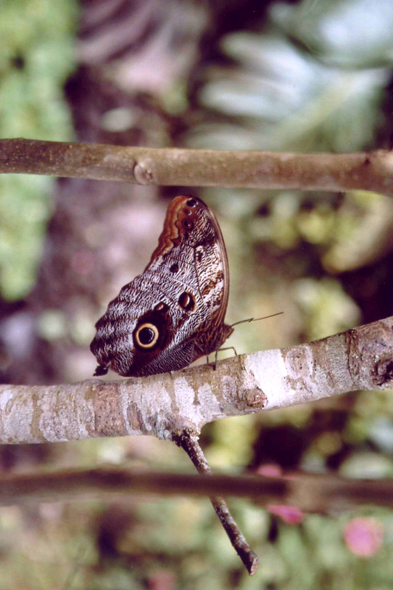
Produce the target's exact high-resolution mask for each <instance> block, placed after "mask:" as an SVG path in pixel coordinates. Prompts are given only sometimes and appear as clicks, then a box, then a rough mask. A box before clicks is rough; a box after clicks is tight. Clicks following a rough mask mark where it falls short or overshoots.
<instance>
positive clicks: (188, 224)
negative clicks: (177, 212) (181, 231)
mask: <svg viewBox="0 0 393 590" xmlns="http://www.w3.org/2000/svg"><path fill="white" fill-rule="evenodd" d="M183 227H184V228H185V229H192V228H193V227H194V224H193V223H192V221H190V220H189V219H184V221H183Z"/></svg>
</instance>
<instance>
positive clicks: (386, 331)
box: [346, 318, 393, 389]
mask: <svg viewBox="0 0 393 590" xmlns="http://www.w3.org/2000/svg"><path fill="white" fill-rule="evenodd" d="M346 337H347V342H348V350H349V355H348V363H349V371H350V373H351V375H352V377H353V378H354V380H356V381H358V382H359V387H365V388H366V389H370V388H373V387H375V388H379V389H381V388H382V389H388V388H390V387H392V386H393V355H392V351H393V326H392V320H391V319H390V318H389V319H386V320H381V321H379V322H374V323H372V324H366V325H365V326H361V327H360V328H357V329H356V330H350V331H349V332H347V333H346ZM370 378H371V384H370ZM370 385H371V387H370Z"/></svg>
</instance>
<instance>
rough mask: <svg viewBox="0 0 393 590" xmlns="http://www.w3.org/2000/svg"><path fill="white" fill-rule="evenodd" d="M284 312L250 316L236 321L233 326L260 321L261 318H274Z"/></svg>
mask: <svg viewBox="0 0 393 590" xmlns="http://www.w3.org/2000/svg"><path fill="white" fill-rule="evenodd" d="M283 313H284V312H283V311H279V312H278V313H273V314H272V315H265V316H264V317H263V318H248V319H247V320H240V322H235V323H234V324H231V328H233V326H238V325H239V324H245V323H246V322H247V323H250V322H259V320H267V319H268V318H274V317H275V316H276V315H282V314H283Z"/></svg>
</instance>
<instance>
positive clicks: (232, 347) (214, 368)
mask: <svg viewBox="0 0 393 590" xmlns="http://www.w3.org/2000/svg"><path fill="white" fill-rule="evenodd" d="M220 350H233V352H234V353H235V355H236V356H238V354H237V352H236V348H235V347H234V346H226V347H225V348H219V349H218V350H216V356H215V359H214V367H213V370H214V371H215V370H216V369H217V357H218V353H219V352H220Z"/></svg>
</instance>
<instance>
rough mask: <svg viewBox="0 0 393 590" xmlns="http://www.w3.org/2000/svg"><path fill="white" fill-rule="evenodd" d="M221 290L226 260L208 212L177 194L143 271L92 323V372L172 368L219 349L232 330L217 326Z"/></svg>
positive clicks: (223, 297)
mask: <svg viewBox="0 0 393 590" xmlns="http://www.w3.org/2000/svg"><path fill="white" fill-rule="evenodd" d="M228 295H229V272H228V260H227V255H226V250H225V244H224V240H223V237H222V234H221V230H220V227H219V225H218V223H217V220H216V218H215V216H214V214H213V212H212V211H211V210H210V209H209V208H208V206H207V205H206V204H205V203H204V202H203V201H201V200H200V199H196V198H190V197H185V196H180V197H176V198H175V199H173V201H172V202H171V203H170V205H169V207H168V210H167V214H166V218H165V222H164V228H163V231H162V233H161V236H160V238H159V242H158V246H157V248H156V249H155V251H154V252H153V254H152V257H151V260H150V263H149V264H148V266H147V267H146V269H145V271H144V272H143V274H142V275H140V276H139V277H136V279H134V281H132V282H131V283H129V284H128V285H126V286H125V287H123V289H122V290H121V292H120V294H119V296H118V297H117V298H116V299H114V300H113V301H112V302H111V303H110V304H109V306H108V310H107V312H106V314H105V315H104V316H103V317H102V318H101V319H100V320H99V321H98V322H97V324H96V327H97V334H96V337H95V338H94V340H93V342H92V344H91V350H92V352H93V353H94V354H95V355H96V357H97V360H98V362H99V367H98V369H97V371H98V372H97V374H102V373H104V372H106V371H107V370H108V368H112V369H113V370H115V371H116V372H118V373H119V374H120V375H124V376H128V375H151V374H155V373H161V372H166V371H170V370H177V369H181V368H184V367H186V366H187V365H189V364H190V363H191V362H193V361H194V360H196V359H197V358H199V357H200V356H202V355H203V354H209V353H210V352H213V351H214V350H216V349H218V348H219V347H220V346H221V344H222V343H223V342H224V340H225V339H226V338H227V337H228V336H229V335H230V334H231V333H232V328H230V327H229V326H226V325H225V324H224V317H225V313H226V308H227V304H228Z"/></svg>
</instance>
